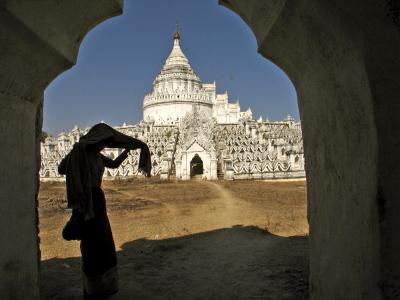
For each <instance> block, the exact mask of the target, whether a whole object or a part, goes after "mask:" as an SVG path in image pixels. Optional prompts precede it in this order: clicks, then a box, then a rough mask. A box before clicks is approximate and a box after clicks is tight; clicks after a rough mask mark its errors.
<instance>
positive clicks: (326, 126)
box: [0, 0, 400, 299]
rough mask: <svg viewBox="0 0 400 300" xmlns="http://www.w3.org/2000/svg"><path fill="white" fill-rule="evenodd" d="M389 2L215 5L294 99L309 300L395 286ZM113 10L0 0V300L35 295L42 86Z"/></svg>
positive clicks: (397, 142)
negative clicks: (303, 175)
mask: <svg viewBox="0 0 400 300" xmlns="http://www.w3.org/2000/svg"><path fill="white" fill-rule="evenodd" d="M390 3H392V2H388V4H386V5H385V3H381V2H378V1H375V2H374V1H369V2H364V1H361V0H356V1H353V2H351V3H348V2H347V3H343V2H340V1H338V0H334V1H330V2H310V1H286V0H268V1H267V0H266V1H260V0H251V1H240V0H220V4H222V5H225V6H227V7H228V8H230V9H231V10H233V11H234V12H236V13H237V14H238V15H239V16H240V17H241V18H242V19H243V20H244V21H245V22H246V23H247V24H248V25H249V27H250V28H251V29H252V31H253V32H254V34H255V36H256V39H257V42H258V46H259V52H260V54H261V55H262V56H264V57H265V58H268V59H270V60H272V61H273V62H274V63H276V64H277V65H278V66H279V67H281V68H282V69H283V70H284V71H285V72H286V73H287V74H288V76H289V77H290V78H291V80H292V81H293V83H294V85H295V87H296V90H297V93H298V97H299V110H300V115H301V119H302V129H303V135H304V147H305V159H306V172H307V177H308V181H307V185H308V204H309V213H308V216H309V222H310V271H311V276H310V286H311V290H310V292H311V293H310V294H311V298H313V299H338V298H345V299H360V298H363V297H366V296H368V297H370V298H373V299H381V298H383V297H392V296H395V295H397V294H396V293H397V291H398V290H400V278H399V277H398V276H397V275H396V274H398V271H399V269H400V259H399V258H398V253H399V251H400V241H399V240H398V238H397V234H398V228H400V218H398V213H400V203H399V202H398V201H397V194H398V191H397V186H398V181H399V180H400V158H399V157H398V156H396V153H399V152H400V137H399V135H398V132H400V123H399V122H397V115H398V114H399V113H400V107H399V105H398V104H396V103H398V101H397V99H398V98H399V97H400V87H399V85H398V83H397V82H396V81H395V80H394V78H398V77H399V74H400V60H399V59H397V58H398V53H400V34H399V29H400V21H399V18H398V16H397V15H396V14H395V13H396V10H395V9H393V7H391V5H393V3H392V4H390ZM121 12H122V1H118V0H99V1H96V4H93V2H92V1H90V0H79V1H44V0H42V1H28V0H21V1H6V2H4V1H3V2H1V3H0V24H1V26H0V37H1V44H2V45H3V47H2V48H1V49H0V54H1V55H0V70H1V73H0V120H1V121H0V126H1V127H0V139H1V140H2V142H3V147H1V148H0V159H1V161H2V162H3V170H4V172H2V174H1V175H0V176H1V178H0V186H1V189H2V193H1V195H0V197H1V203H2V207H1V212H0V215H1V218H0V220H1V221H0V222H1V223H0V228H1V230H2V231H1V244H2V245H5V246H4V247H3V249H2V252H1V255H0V258H1V260H0V262H1V264H2V268H0V278H2V280H1V282H0V292H1V294H2V295H3V296H5V297H6V298H7V297H8V298H23V297H24V296H25V295H27V294H29V295H32V298H33V299H34V298H36V299H38V298H39V291H38V265H39V259H40V254H39V252H38V251H32V249H39V247H38V239H37V233H38V230H37V224H38V220H37V210H36V209H37V208H36V206H37V203H36V200H35V199H37V192H38V187H39V176H38V171H39V167H40V151H39V143H40V134H41V128H42V106H43V91H44V88H45V87H46V86H47V84H48V83H49V82H50V81H52V80H53V79H54V78H55V77H56V76H57V74H59V73H60V72H62V71H64V70H66V69H68V68H70V67H71V66H72V65H74V64H75V63H76V57H77V52H78V48H79V44H80V42H81V41H82V39H83V37H84V35H85V34H86V33H87V32H88V31H89V30H90V28H92V27H94V26H95V25H96V24H98V23H99V22H101V21H103V20H105V19H107V18H109V17H111V16H115V15H118V14H120V13H121ZM396 16H397V17H396ZM71 20H72V21H71ZM338 145H340V147H338ZM8 149H14V151H13V152H11V153H10V151H9V150H8ZM360 149H362V150H364V151H362V155H353V154H354V153H360ZM367 150H368V151H367ZM388 166H390V168H389V170H388ZM21 186H23V187H24V188H23V189H21ZM10 212H12V213H10Z"/></svg>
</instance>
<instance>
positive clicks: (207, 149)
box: [40, 30, 305, 180]
mask: <svg viewBox="0 0 400 300" xmlns="http://www.w3.org/2000/svg"><path fill="white" fill-rule="evenodd" d="M115 129H117V130H119V131H121V132H122V133H125V134H127V135H130V136H133V137H135V138H139V139H141V140H143V141H144V142H146V143H147V144H148V145H149V148H150V152H151V155H152V163H153V170H152V174H153V175H155V176H160V177H161V178H163V179H168V178H172V177H174V178H176V179H180V180H188V179H191V178H192V177H194V176H196V177H199V176H200V177H201V178H203V179H209V180H214V179H227V180H231V179H257V178H293V177H304V176H305V172H304V155H303V140H302V133H301V127H300V123H296V122H295V121H294V120H293V119H292V118H291V117H290V116H288V117H287V118H286V119H285V120H283V121H281V122H269V121H263V120H262V119H261V118H260V119H258V120H254V119H253V116H252V112H251V109H250V108H249V109H248V110H247V111H244V112H242V111H241V110H240V105H239V102H238V101H237V102H235V103H229V97H228V93H224V94H217V93H216V84H215V82H214V83H203V82H201V80H200V78H199V76H198V75H197V74H196V72H195V71H194V70H193V69H192V67H191V66H190V63H189V60H188V59H187V58H186V56H185V54H184V53H183V52H182V49H181V48H180V34H179V32H178V30H177V31H176V32H175V34H174V44H173V48H172V51H171V53H170V55H169V56H168V58H167V59H166V62H165V64H164V66H163V67H162V69H161V71H160V73H159V74H158V75H157V77H156V78H155V80H154V82H153V91H152V92H151V93H150V94H148V95H146V96H145V97H144V101H143V120H142V121H141V122H139V123H138V124H135V125H126V124H123V125H122V126H119V127H115ZM87 131H88V128H86V129H83V130H82V129H79V128H78V127H75V128H74V129H72V131H70V132H69V133H65V132H62V133H60V134H59V135H58V136H57V137H51V136H49V137H47V138H46V139H45V140H44V142H43V143H42V144H41V154H42V165H41V170H40V176H41V178H42V180H57V179H62V177H61V176H60V175H59V174H58V173H57V166H58V164H59V162H60V161H61V159H62V158H63V157H64V156H65V155H66V154H67V153H68V152H69V151H70V150H71V149H72V146H73V144H74V143H75V142H77V141H78V140H79V137H80V136H82V135H84V134H85V133H86V132H87ZM121 151H122V150H120V149H105V151H104V153H105V154H106V155H108V156H110V157H111V158H113V157H116V156H117V155H118V154H119V153H120V152H121ZM138 159H139V153H138V151H131V153H130V155H129V156H128V159H126V160H125V161H124V162H123V163H122V165H121V166H120V167H119V168H118V169H106V171H105V174H104V176H105V177H106V178H117V177H127V176H137V175H140V174H139V171H138V168H137V164H138Z"/></svg>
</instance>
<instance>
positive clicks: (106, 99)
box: [44, 0, 299, 134]
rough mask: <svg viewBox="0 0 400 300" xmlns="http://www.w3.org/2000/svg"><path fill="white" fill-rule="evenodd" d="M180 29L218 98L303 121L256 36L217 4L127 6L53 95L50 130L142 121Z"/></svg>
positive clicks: (48, 104) (83, 51)
mask: <svg viewBox="0 0 400 300" xmlns="http://www.w3.org/2000/svg"><path fill="white" fill-rule="evenodd" d="M176 21H179V24H180V32H181V47H182V50H183V52H184V53H185V54H186V56H187V57H188V59H189V61H190V63H191V65H192V67H193V68H194V70H195V71H196V72H197V74H198V75H199V76H200V78H201V80H202V81H203V82H213V81H214V80H215V81H216V83H217V91H218V92H220V93H221V92H224V91H228V93H229V96H230V100H231V102H233V101H236V100H239V101H240V105H241V107H242V110H246V109H247V108H248V107H249V106H250V107H251V109H252V111H253V116H254V117H256V118H258V117H259V116H260V115H262V116H263V117H264V118H268V119H269V120H271V121H273V120H274V121H275V120H281V119H283V118H285V117H286V115H287V114H291V115H292V116H293V117H294V118H295V119H296V120H298V119H299V113H298V107H297V96H296V91H295V89H294V87H293V85H292V83H291V82H290V80H289V79H288V77H287V76H286V75H285V74H284V73H283V71H281V70H280V69H279V68H278V67H277V66H275V65H274V64H273V63H271V62H269V61H267V60H266V59H265V58H263V57H261V56H260V55H259V54H258V53H257V44H256V40H255V37H254V35H253V33H252V32H251V30H250V29H249V28H248V27H247V25H246V24H245V23H244V22H243V21H242V20H241V19H240V18H239V17H238V16H237V15H236V14H234V13H233V12H231V11H230V10H228V9H226V8H225V7H222V6H218V4H217V0H202V1H199V0H168V1H166V0H125V8H124V14H123V15H122V16H118V17H115V18H112V19H110V20H107V21H105V22H103V23H101V24H100V25H98V26H97V27H95V28H94V29H93V30H92V31H90V32H89V33H88V34H87V36H86V37H85V39H84V40H83V42H82V44H81V46H80V51H79V56H78V62H77V64H76V65H75V66H74V67H73V68H71V69H70V70H68V71H66V72H64V73H63V74H61V75H60V76H58V77H57V78H56V79H55V80H54V81H53V82H52V83H51V84H50V85H49V86H48V87H47V89H46V91H45V106H44V130H45V131H47V132H50V133H53V134H57V133H59V132H60V131H62V130H65V131H69V130H71V129H72V128H73V126H75V125H78V126H79V127H81V128H84V127H86V126H91V125H93V124H95V123H98V122H100V121H102V120H103V121H105V122H106V123H108V124H110V125H121V124H122V123H123V122H126V123H135V122H137V121H139V120H141V119H142V103H143V97H144V96H145V94H147V93H149V92H150V91H151V88H152V82H153V80H154V78H155V76H156V75H157V73H158V72H159V71H160V70H161V68H162V66H163V64H164V62H165V59H166V57H167V56H168V54H169V52H170V51H171V49H172V44H173V40H172V35H173V32H174V30H175V24H176Z"/></svg>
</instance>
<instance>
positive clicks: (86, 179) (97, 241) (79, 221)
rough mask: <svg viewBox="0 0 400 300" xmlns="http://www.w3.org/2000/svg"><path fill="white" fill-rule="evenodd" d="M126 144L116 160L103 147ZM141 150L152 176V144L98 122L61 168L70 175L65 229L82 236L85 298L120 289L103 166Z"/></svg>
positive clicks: (141, 163)
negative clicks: (70, 211) (104, 153)
mask: <svg viewBox="0 0 400 300" xmlns="http://www.w3.org/2000/svg"><path fill="white" fill-rule="evenodd" d="M105 147H113V148H125V150H124V151H123V152H122V153H121V154H120V155H119V156H118V157H117V158H116V159H115V160H112V159H110V158H107V157H105V156H104V155H102V154H101V153H100V152H101V151H102V150H103V149H104V148H105ZM134 149H140V150H141V151H140V160H139V169H141V170H142V171H143V172H144V173H145V174H146V175H147V176H150V171H151V160H150V151H149V148H148V146H147V145H146V144H145V143H143V142H141V141H139V140H137V139H134V138H132V137H129V136H127V135H124V134H122V133H120V132H118V131H116V130H115V129H113V128H112V127H110V126H108V125H106V124H103V123H101V124H97V125H95V126H93V127H92V128H91V129H90V130H89V132H88V133H87V134H86V135H84V136H82V137H81V138H80V140H79V142H78V143H75V144H74V146H73V149H72V150H71V152H70V153H68V155H67V156H66V157H65V158H64V159H63V160H62V161H61V163H60V165H59V167H58V171H59V173H60V174H65V175H66V186H67V198H68V207H70V208H72V216H71V220H70V221H69V222H68V223H67V225H66V226H65V228H64V230H63V237H64V238H65V239H66V240H81V247H80V248H81V253H82V271H83V288H84V299H106V298H107V297H108V296H110V295H112V294H115V293H116V292H117V291H118V271H117V257H116V252H115V245H114V240H113V236H112V232H111V227H110V222H109V220H108V217H107V212H106V204H105V198H104V193H103V191H102V189H101V181H102V177H103V173H104V168H105V167H107V168H118V167H119V165H120V164H121V163H122V162H123V161H124V160H125V159H126V158H127V156H128V152H129V150H134Z"/></svg>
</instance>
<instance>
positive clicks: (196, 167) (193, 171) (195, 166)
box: [190, 154, 204, 178]
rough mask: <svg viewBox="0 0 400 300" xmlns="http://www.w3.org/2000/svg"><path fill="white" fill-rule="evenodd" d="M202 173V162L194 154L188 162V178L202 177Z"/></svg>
mask: <svg viewBox="0 0 400 300" xmlns="http://www.w3.org/2000/svg"><path fill="white" fill-rule="evenodd" d="M203 172H204V169H203V161H202V160H201V158H200V156H199V155H198V154H196V155H195V156H194V157H193V159H192V160H191V161H190V178H193V177H195V176H200V175H203Z"/></svg>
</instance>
